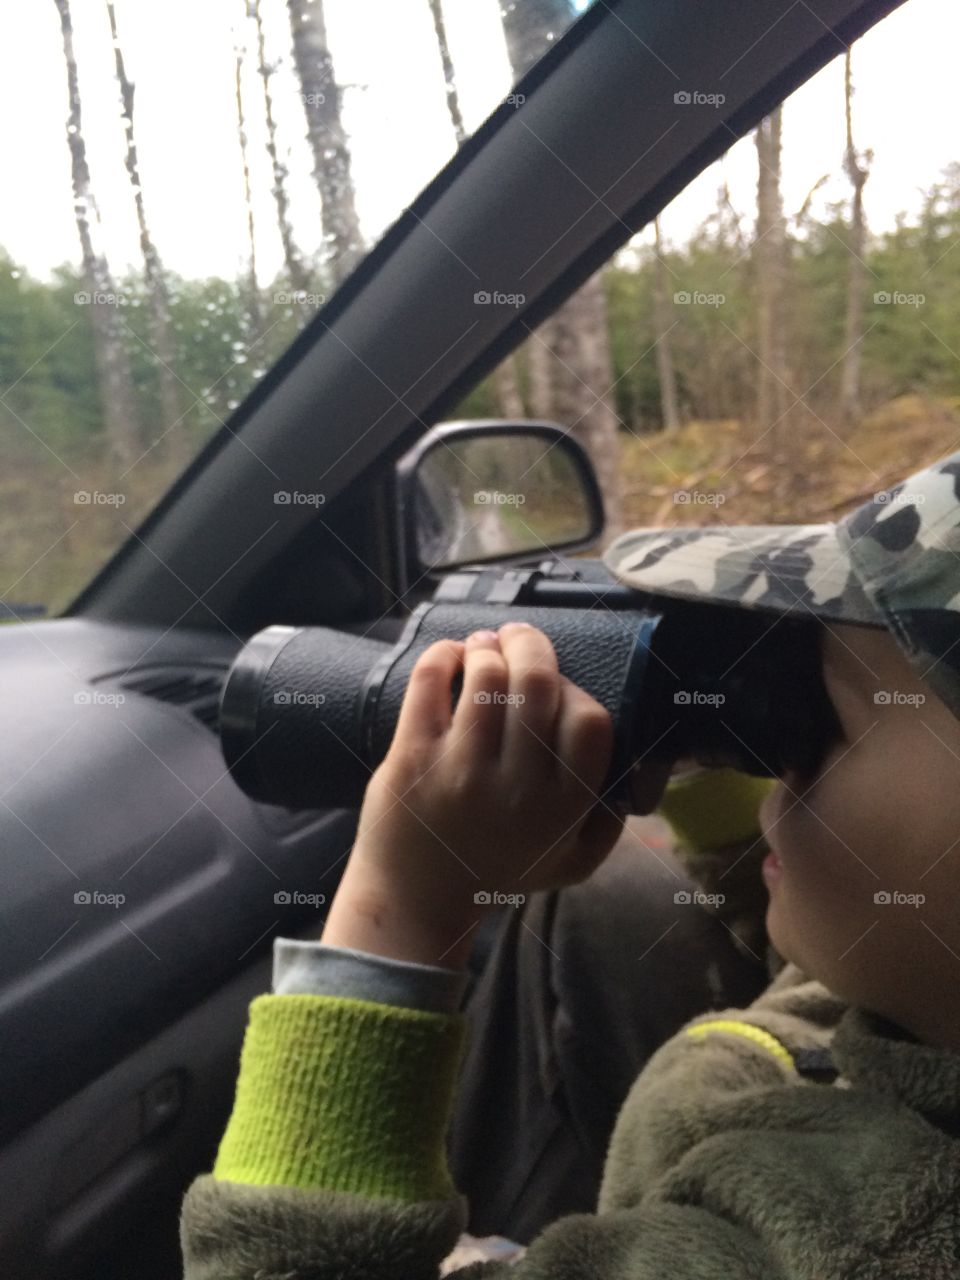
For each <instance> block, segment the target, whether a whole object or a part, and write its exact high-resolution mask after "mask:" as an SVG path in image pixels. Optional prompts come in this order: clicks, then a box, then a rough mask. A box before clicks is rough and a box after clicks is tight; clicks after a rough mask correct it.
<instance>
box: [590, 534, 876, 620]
mask: <svg viewBox="0 0 960 1280" xmlns="http://www.w3.org/2000/svg"><path fill="white" fill-rule="evenodd" d="M603 560H604V563H605V564H606V566H607V568H608V569H609V570H610V571H611V573H613V574H614V575H615V576H616V577H617V578H618V579H619V580H620V581H621V582H624V583H626V584H627V585H628V586H631V587H636V588H637V589H638V590H639V591H649V592H652V593H653V594H656V595H664V596H671V597H679V598H683V599H690V600H703V601H711V600H712V601H716V602H717V603H723V604H731V605H740V606H743V607H746V608H753V609H768V610H771V611H773V612H775V613H796V614H804V613H806V614H811V615H813V616H814V617H817V618H822V619H824V620H826V621H833V622H854V623H861V624H867V625H872V626H884V625H885V624H884V621H883V619H882V618H881V617H880V615H879V614H878V612H877V610H876V609H875V608H874V607H873V606H872V605H871V603H870V601H869V599H868V598H867V596H866V595H865V594H864V592H863V589H862V587H861V586H860V583H859V580H858V579H857V577H856V575H855V573H854V570H853V566H852V565H851V562H850V558H849V556H848V555H847V553H846V552H845V551H844V550H843V547H842V546H841V543H840V541H839V540H838V537H837V526H836V525H835V524H799V525H706V526H704V527H701V528H673V529H633V530H631V531H630V532H629V533H624V534H622V535H621V536H620V537H619V538H617V539H616V541H615V542H613V543H611V545H610V546H609V547H608V548H607V551H606V553H605V555H604V557H603Z"/></svg>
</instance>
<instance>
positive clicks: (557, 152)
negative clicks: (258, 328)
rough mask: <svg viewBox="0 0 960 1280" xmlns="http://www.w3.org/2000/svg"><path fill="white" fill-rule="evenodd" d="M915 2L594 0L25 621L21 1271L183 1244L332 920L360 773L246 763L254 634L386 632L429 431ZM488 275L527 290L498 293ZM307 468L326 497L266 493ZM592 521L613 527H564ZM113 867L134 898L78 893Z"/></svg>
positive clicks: (7, 749)
mask: <svg viewBox="0 0 960 1280" xmlns="http://www.w3.org/2000/svg"><path fill="white" fill-rule="evenodd" d="M900 2H901V0H805V2H804V3H800V4H796V5H792V6H781V7H780V9H779V10H778V20H777V22H776V23H775V24H774V25H773V26H772V27H771V11H770V5H769V4H768V3H766V0H742V3H739V4H737V5H736V6H730V5H729V4H728V3H724V0H678V3H674V4H669V5H661V4H654V3H651V2H650V0H609V2H605V0H596V2H595V3H592V4H590V5H589V6H587V7H585V8H584V10H583V12H582V13H581V14H580V16H579V17H578V18H577V19H576V21H574V22H573V23H572V25H571V26H570V27H569V29H568V30H567V31H566V32H565V33H563V34H562V36H561V37H560V38H559V39H557V40H556V41H555V42H554V43H553V44H552V45H551V46H550V47H549V48H548V49H547V51H546V52H545V53H544V55H543V56H542V57H541V58H540V59H539V60H538V61H536V62H535V64H534V65H533V66H532V67H531V68H530V70H529V71H528V72H527V73H526V74H525V75H524V77H523V78H522V80H521V81H520V82H519V83H518V84H517V85H516V95H517V97H518V98H519V99H520V103H519V105H518V103H517V102H516V101H514V102H503V103H501V104H500V105H499V106H498V107H497V109H496V110H494V112H493V113H492V114H491V115H490V116H489V118H488V119H487V120H486V121H485V123H484V124H482V125H481V127H480V128H479V129H477V130H476V132H474V133H473V134H472V135H471V136H469V137H468V138H467V139H466V140H465V141H464V142H463V144H462V146H461V147H460V148H459V150H458V151H457V153H456V154H455V156H454V157H453V158H452V160H450V162H449V163H448V164H447V165H446V166H445V167H444V168H443V169H442V170H441V171H440V172H439V173H438V174H437V175H436V177H435V178H434V179H433V180H432V181H431V182H430V183H429V185H428V186H427V187H426V188H425V189H424V190H423V191H422V193H421V194H420V195H419V196H418V197H417V198H416V199H415V200H414V201H413V202H412V203H411V204H410V205H409V207H407V208H406V209H404V210H403V212H402V213H401V215H400V216H399V217H398V218H397V220H396V221H395V222H394V224H393V225H392V226H391V227H390V228H389V230H388V231H387V232H386V234H384V235H383V237H382V238H381V239H380V240H379V242H378V243H377V244H376V245H375V247H374V248H373V249H372V250H371V251H370V252H369V253H368V254H367V255H366V256H365V257H364V258H363V259H362V260H361V261H360V262H359V264H358V265H357V266H356V267H355V269H354V270H353V271H352V272H351V274H350V275H349V276H348V277H347V278H346V280H345V281H344V282H343V283H342V284H341V285H340V287H339V288H338V289H337V290H336V291H335V292H334V293H333V294H332V296H331V297H330V298H329V299H328V300H327V301H326V302H325V304H324V305H323V306H322V307H320V308H319V310H317V312H316V314H315V315H314V316H313V317H312V318H311V319H310V320H309V321H308V322H307V323H306V325H305V327H304V328H303V329H302V331H301V332H300V333H299V334H298V335H297V336H296V337H295V339H294V340H293V342H292V344H291V345H290V346H289V348H288V349H287V350H286V352H285V353H284V354H283V355H282V356H281V358H280V359H279V360H278V361H277V362H276V363H275V364H274V365H273V367H271V368H269V369H268V370H267V371H266V373H265V374H264V376H263V377H262V378H261V379H260V380H259V381H258V382H257V383H256V385H255V386H254V389H253V390H252V392H251V393H250V394H249V395H248V396H247V397H246V398H245V399H244V400H243V401H242V403H240V404H239V406H238V407H237V408H236V410H235V411H234V412H233V414H232V416H231V417H230V418H229V420H228V422H227V423H226V425H225V426H224V427H223V428H222V429H221V430H219V431H218V432H217V433H216V434H215V435H214V436H213V437H212V438H211V439H210V440H209V441H208V443H207V444H206V445H205V446H204V447H203V448H202V449H201V451H200V452H199V454H198V455H197V456H196V457H195V458H194V459H193V461H192V462H191V463H190V464H189V465H188V466H187V467H186V469H185V470H184V471H183V472H182V474H181V475H180V476H179V478H178V479H177V480H176V481H175V482H174V483H173V485H172V486H171V487H170V488H169V490H168V491H167V492H166V493H164V494H163V496H162V497H161V499H160V501H159V502H158V503H157V504H156V506H155V507H154V509H153V510H152V511H151V512H150V514H149V515H148V516H147V518H146V519H145V520H144V521H143V522H142V523H140V524H139V525H138V526H137V527H135V528H132V529H131V532H130V534H129V536H128V537H127V538H126V540H125V541H124V542H123V544H122V546H120V548H119V550H117V551H116V553H115V554H113V555H112V556H111V557H110V558H109V559H108V561H107V563H106V564H104V566H103V567H102V568H101V570H100V571H99V572H98V573H97V574H96V575H95V576H94V577H93V579H92V580H91V581H90V582H89V583H88V584H87V585H86V587H85V588H84V589H83V590H82V591H81V592H80V593H79V595H77V596H76V598H75V599H74V600H73V602H72V604H70V605H69V607H67V608H66V609H65V610H64V611H63V612H62V614H61V615H60V616H57V617H52V618H47V619H42V620H29V621H26V622H23V623H22V624H21V625H16V626H4V627H0V689H2V696H0V708H2V711H0V714H2V718H3V723H4V726H5V731H4V733H3V734H2V735H0V795H2V796H3V797H4V800H3V809H2V822H3V829H4V840H3V864H4V867H5V873H4V886H5V891H4V893H3V895H2V899H0V917H2V919H0V939H2V942H0V1073H2V1090H0V1097H2V1101H0V1203H2V1206H3V1208H2V1211H0V1273H2V1274H3V1276H5V1277H7V1278H8V1280H27V1278H29V1280H66V1278H67V1277H70V1280H85V1278H86V1277H91V1278H92V1277H96V1278H97V1280H121V1278H125V1277H128V1276H134V1275H136V1276H137V1277H138V1278H139V1280H174V1277H176V1276H177V1275H179V1274H180V1265H181V1264H180V1255H179V1245H178V1238H177V1219H178V1210H179V1204H180V1200H181V1198H182V1196H183V1193H184V1191H185V1189H186V1188H187V1186H188V1185H189V1183H190V1181H191V1180H192V1179H193V1178H194V1177H195V1176H196V1175H197V1174H198V1173H199V1172H201V1171H203V1170H206V1169H208V1168H209V1167H210V1165H211V1162H212V1159H213V1157H214V1154H215V1151H216V1146H217V1142H218V1140H219V1137H220V1135H221V1134H222V1131H223V1127H224V1124H225V1122H226V1119H227V1116H228V1114H229V1109H230V1106H231V1102H232V1098H233V1089H234V1084H235V1079H236V1071H237V1062H238V1054H239V1049H240V1044H241V1041H242V1036H243V1031H244V1026H245V1021H246V1012H247V1006H248V1004H249V1002H250V1000H251V999H252V998H253V997H254V996H256V995H258V994H260V993H262V992H265V991H267V990H269V987H270V966H271V948H272V942H273V939H274V937H275V936H277V934H278V933H282V934H283V935H285V936H290V937H315V936H316V931H317V915H316V908H315V906H313V905H311V904H310V903H309V902H301V903H299V904H298V903H297V901H289V900H284V898H283V896H282V895H284V894H285V893H286V892H287V891H288V890H289V889H290V888H291V887H292V886H294V885H297V886H301V887H302V886H309V887H310V888H311V890H313V891H314V892H316V893H318V894H325V895H326V900H327V902H329V901H330V899H331V897H332V894H333V893H334V891H335V889H336V886H337V883H338V880H339V877H340V876H341V874H342V872H343V867H344V863H345V860H346V857H347V855H348V853H349V850H350V847H351V841H352V837H353V833H354V830H355V823H356V816H357V815H356V809H355V807H351V804H352V802H351V801H350V800H349V798H345V799H344V802H343V803H342V804H341V805H340V806H339V807H330V808H301V807H297V806H284V805H277V804H269V803H262V802H259V801H256V800H254V799H252V798H251V797H250V796H249V795H248V794H246V793H245V791H243V790H241V788H240V787H239V786H238V785H237V782H236V781H235V780H234V778H233V776H231V773H230V772H229V771H228V769H227V767H226V764H225V762H224V757H223V754H222V751H221V743H220V738H219V734H218V726H219V707H220V697H221V692H222V688H223V684H224V680H225V677H226V673H227V671H228V669H229V668H230V666H231V664H232V662H233V660H234V658H235V657H236V655H237V654H238V652H239V651H240V650H241V649H242V647H243V646H244V644H245V643H246V642H247V640H248V639H249V638H250V637H251V636H252V635H254V634H255V633H257V632H259V631H260V630H262V629H263V628H266V627H269V626H273V625H278V624H279V625H282V626H287V627H299V626H324V627H328V628H333V629H336V630H338V631H341V632H343V633H345V634H347V635H353V636H357V637H368V638H373V639H377V640H382V641H387V642H392V641H393V640H395V639H396V638H397V637H398V636H399V635H400V634H401V632H402V630H403V627H404V625H405V623H406V621H407V619H408V618H409V617H410V614H411V613H412V611H413V610H414V609H415V608H416V607H417V606H418V605H419V604H422V603H423V602H424V601H428V600H430V599H431V598H432V597H433V594H434V592H435V591H436V590H437V587H438V584H439V582H440V580H441V578H442V577H443V572H441V571H440V570H438V569H437V568H436V567H431V566H430V565H429V564H427V565H426V566H425V565H424V564H423V563H422V562H421V560H420V559H419V557H418V555H417V547H416V537H415V535H414V532H413V529H412V525H411V515H410V501H409V496H408V497H407V499H406V500H405V497H404V495H405V493H407V491H408V487H409V475H410V470H411V465H412V464H411V459H415V460H416V459H419V458H420V457H421V456H422V454H423V442H424V440H425V439H426V438H427V436H428V433H430V432H432V431H435V430H436V429H437V428H438V426H439V425H440V424H444V423H446V422H448V420H450V419H451V418H452V417H454V416H456V414H457V410H458V406H459V405H460V404H461V403H462V401H463V399H464V396H465V395H466V394H467V393H468V392H469V391H470V389H471V388H473V387H475V386H476V385H477V384H478V382H479V381H480V380H481V379H483V378H484V377H486V376H487V375H488V374H490V373H491V371H493V370H494V369H495V368H496V367H497V366H498V364H499V363H500V362H501V361H502V360H503V359H504V358H505V357H506V356H507V355H508V354H509V353H510V352H511V351H513V350H514V349H515V348H517V346H518V345H519V344H520V343H521V342H522V341H523V340H524V339H525V338H526V337H527V335H528V334H529V333H530V331H531V330H532V329H534V328H535V327H536V326H537V325H538V324H539V323H541V322H542V321H543V320H544V319H546V318H547V317H549V316H550V315H551V314H552V313H554V312H555V311H556V309H557V308H558V307H559V306H561V304H563V303H564V301H565V300H566V299H568V298H569V297H570V296H571V295H572V294H574V292H575V291H576V290H577V289H578V288H579V287H580V286H581V285H582V284H583V283H584V282H585V281H587V280H588V279H589V278H590V276H591V275H592V274H593V273H594V272H595V271H597V269H598V268H599V267H600V266H601V265H602V264H604V263H605V262H606V261H607V260H609V259H610V257H611V255H612V254H613V253H614V252H615V251H616V250H617V249H618V248H619V247H620V246H621V245H623V244H624V243H625V242H626V241H627V240H628V239H629V238H630V237H631V236H632V235H634V234H635V233H636V232H637V231H639V230H640V229H641V228H643V227H644V226H646V225H647V224H649V223H650V222H651V220H652V219H653V218H654V217H655V215H657V214H658V212H659V211H660V210H661V209H663V208H664V207H665V206H666V205H667V204H668V203H669V202H670V201H671V200H672V199H673V197H674V196H676V195H677V194H678V193H680V192H681V191H683V189H684V188H685V187H686V186H687V185H688V184H689V183H690V182H691V181H692V180H693V179H694V178H695V177H696V176H697V175H698V174H700V173H701V172H702V171H703V170H704V169H705V168H707V167H708V166H709V165H710V164H711V163H712V162H713V161H715V160H716V159H717V158H718V157H720V156H722V155H723V154H724V153H725V152H726V151H727V150H728V149H729V148H730V147H731V146H732V145H733V143H734V142H735V141H736V140H738V139H740V138H742V137H744V136H745V135H747V134H748V133H749V131H751V130H752V129H754V128H755V127H756V126H757V123H758V122H759V121H760V120H761V119H762V118H763V117H764V116H765V115H766V114H767V113H768V112H770V111H771V109H772V108H773V107H774V106H775V105H776V104H778V103H779V102H781V101H783V100H784V99H785V98H786V97H787V96H788V95H789V94H790V93H791V92H792V91H793V90H794V89H796V88H797V87H798V86H800V85H801V84H802V83H803V82H804V81H806V80H807V79H809V78H810V77H811V76H812V75H814V73H815V72H817V71H818V70H819V69H820V68H821V67H823V66H825V65H826V64H827V63H828V62H830V61H831V60H832V59H834V58H836V57H837V55H838V53H839V52H841V51H842V49H843V47H844V46H845V45H847V44H849V43H850V42H851V41H853V40H855V39H856V38H857V37H859V36H860V35H861V34H863V33H864V32H866V31H867V30H868V29H869V28H871V27H872V26H873V25H874V24H876V23H878V22H880V21H881V20H882V19H883V18H884V17H885V16H886V15H887V14H888V13H890V12H891V11H892V10H894V9H895V8H897V7H898V4H899V3H900ZM654 46H655V47H656V49H657V51H658V56H657V57H651V55H650V52H649V51H650V49H651V47H654ZM721 84H722V86H723V91H724V96H725V100H724V102H723V103H722V104H721V105H720V106H718V107H717V108H716V109H713V110H710V111H691V112H689V113H686V114H682V113H681V114H678V113H677V112H676V111H675V110H674V109H673V103H674V94H675V93H676V92H677V90H678V89H682V88H684V87H686V86H687V85H721ZM488 289H498V290H504V291H508V292H509V291H512V292H514V293H522V294H523V296H524V302H523V305H522V306H490V305H486V306H484V305H481V306H478V305H476V303H475V294H476V293H477V292H478V291H480V290H488ZM490 425H491V426H492V427H495V426H496V424H490ZM434 438H435V437H434ZM418 451H419V452H418ZM303 490H311V491H313V490H318V491H322V493H323V502H322V506H319V507H318V506H317V505H315V504H314V505H311V504H309V503H300V504H297V503H295V502H289V503H286V504H280V505H278V504H277V502H276V500H275V495H276V494H277V493H278V492H287V491H289V492H295V491H303ZM598 545H601V543H600V542H599V541H598V534H597V532H596V530H595V529H590V530H587V531H586V532H585V533H584V534H581V535H580V536H579V537H578V538H574V539H567V540H566V542H565V544H564V546H565V549H567V550H572V551H574V552H576V551H582V550H584V549H587V548H590V547H594V548H596V547H597V546H598ZM552 549H553V548H548V550H552ZM546 554H547V552H546V551H545V550H544V549H543V548H537V549H535V550H534V551H532V552H531V551H530V550H529V549H526V550H521V551H519V552H513V553H504V554H503V555H496V554H495V555H494V556H493V560H494V561H495V562H496V563H501V564H506V565H512V566H516V567H522V566H531V565H536V564H538V563H540V562H542V561H543V560H544V559H545V556H546ZM470 558H471V557H468V559H470ZM454 563H455V561H454ZM447 568H449V566H447ZM445 571H446V570H444V572H445ZM120 694H122V695H123V698H122V705H118V703H117V700H116V698H114V699H113V702H112V703H111V695H120ZM78 695H79V698H78ZM78 702H80V703H84V704H85V705H83V706H82V708H80V709H82V711H83V714H82V715H78ZM35 761H39V762H41V763H39V764H38V766H37V767H32V763H33V762H35ZM94 888H97V889H99V890H101V891H109V892H112V893H114V894H119V895H122V896H123V902H124V910H123V912H122V913H121V912H119V911H98V912H96V913H87V914H86V915H85V914H84V913H83V912H82V911H81V910H79V909H78V908H77V906H76V905H75V904H77V903H82V902H83V901H84V898H83V895H84V894H88V893H90V892H91V891H92V890H93V889H94ZM75 895H80V896H75ZM277 895H281V896H280V897H278V896H277ZM278 902H279V903H280V904H281V905H279V906H278ZM88 917H89V918H88ZM484 945H485V940H484V939H481V940H479V941H478V945H477V950H476V953H475V955H474V957H473V959H472V962H471V963H472V964H473V965H474V966H475V967H476V968H477V969H479V967H480V966H482V963H483V958H484Z"/></svg>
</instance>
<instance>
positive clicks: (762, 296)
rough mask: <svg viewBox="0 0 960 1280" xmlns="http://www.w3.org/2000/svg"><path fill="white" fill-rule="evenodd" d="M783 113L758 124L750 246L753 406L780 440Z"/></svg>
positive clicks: (783, 389) (783, 399)
mask: <svg viewBox="0 0 960 1280" xmlns="http://www.w3.org/2000/svg"><path fill="white" fill-rule="evenodd" d="M781 123H782V108H781V107H777V108H776V109H775V110H774V111H772V112H771V113H770V115H768V116H767V117H766V118H765V119H763V120H761V121H760V124H759V126H758V128H757V132H756V146H757V162H758V164H757V234H756V240H755V242H754V265H755V270H756V275H755V285H756V298H757V406H756V415H757V421H758V423H759V425H760V426H761V427H762V428H763V430H764V431H767V430H771V429H772V430H773V431H774V443H775V445H776V444H777V443H778V442H779V441H780V440H782V438H783V437H784V435H785V432H784V431H783V430H782V427H783V423H784V416H785V414H786V412H787V406H788V387H787V358H786V334H785V317H784V289H785V285H786V280H785V277H786V228H785V225H784V218H783V198H782V196H781V192H780V135H781Z"/></svg>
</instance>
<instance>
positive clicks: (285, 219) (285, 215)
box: [248, 0, 310, 293]
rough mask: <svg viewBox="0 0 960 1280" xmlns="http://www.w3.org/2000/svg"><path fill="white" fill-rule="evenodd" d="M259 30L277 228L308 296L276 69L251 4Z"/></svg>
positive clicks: (293, 275) (255, 0) (294, 280)
mask: <svg viewBox="0 0 960 1280" xmlns="http://www.w3.org/2000/svg"><path fill="white" fill-rule="evenodd" d="M248 13H249V15H250V16H251V17H252V18H253V20H254V22H255V23H256V28H257V70H258V71H259V73H260V77H261V79H262V80H263V110H264V117H265V119H266V123H267V154H268V155H269V156H270V166H271V168H272V170H273V199H274V203H275V204H276V206H277V227H278V229H279V231H280V242H281V244H282V245H283V259H284V262H285V263H286V266H287V276H288V277H289V279H290V284H291V286H292V287H293V289H294V290H295V291H296V292H297V293H306V292H308V291H309V288H310V280H309V277H308V275H307V272H306V269H305V268H304V265H303V260H302V259H301V257H300V251H299V250H298V249H297V246H296V243H295V241H294V238H293V228H292V227H291V225H290V198H289V196H288V195H287V176H288V175H287V166H286V165H285V164H284V163H283V161H282V160H281V159H280V151H279V148H278V147H277V125H276V121H275V120H274V116H273V95H272V94H271V92H270V77H271V76H272V75H273V72H274V67H272V66H271V65H270V64H269V63H268V62H267V53H266V46H265V42H264V36H263V18H262V17H261V15H260V0H250V7H249V9H248Z"/></svg>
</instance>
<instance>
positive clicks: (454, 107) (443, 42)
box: [428, 0, 526, 421]
mask: <svg viewBox="0 0 960 1280" xmlns="http://www.w3.org/2000/svg"><path fill="white" fill-rule="evenodd" d="M428 3H429V5H430V15H431V17H432V18H433V29H434V32H435V33H436V37H437V48H438V50H439V52H440V62H441V65H442V67H443V81H444V84H445V86H446V92H447V109H448V111H449V112H450V123H451V124H452V125H453V133H454V137H455V138H456V140H457V146H458V147H460V146H462V145H463V143H464V142H465V141H466V137H467V130H466V126H465V125H464V123H463V112H462V111H461V110H460V95H459V93H458V92H457V83H456V80H455V79H454V70H453V58H452V57H451V56H450V46H449V44H448V43H447V27H446V23H445V22H444V20H443V6H442V4H441V0H428ZM493 386H494V390H495V392H496V396H497V406H498V408H499V411H500V413H501V415H502V416H503V417H504V418H512V419H513V420H514V421H516V420H518V419H520V418H523V417H525V415H526V410H525V409H524V405H523V397H522V396H521V394H520V382H519V379H518V377H517V366H516V362H515V361H514V359H513V356H512V355H509V356H507V357H506V359H505V360H501V361H500V363H499V364H498V365H497V367H496V369H494V371H493Z"/></svg>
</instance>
